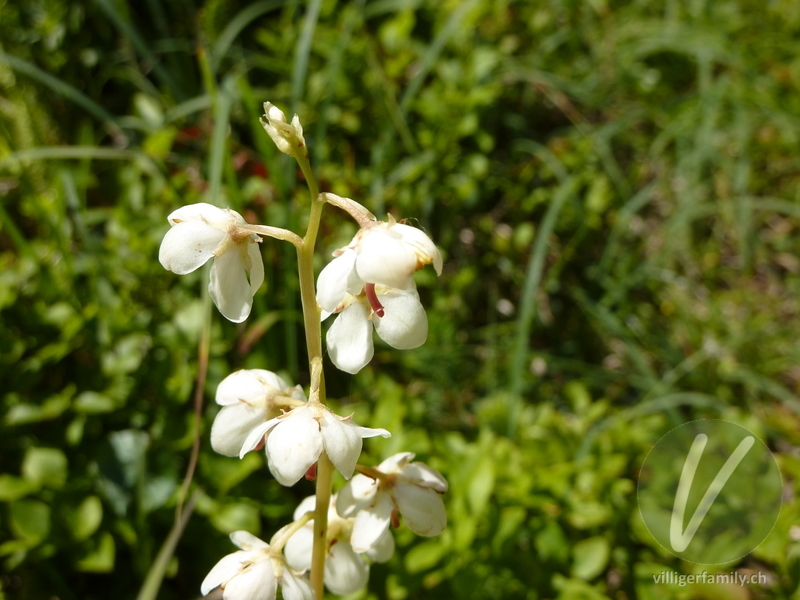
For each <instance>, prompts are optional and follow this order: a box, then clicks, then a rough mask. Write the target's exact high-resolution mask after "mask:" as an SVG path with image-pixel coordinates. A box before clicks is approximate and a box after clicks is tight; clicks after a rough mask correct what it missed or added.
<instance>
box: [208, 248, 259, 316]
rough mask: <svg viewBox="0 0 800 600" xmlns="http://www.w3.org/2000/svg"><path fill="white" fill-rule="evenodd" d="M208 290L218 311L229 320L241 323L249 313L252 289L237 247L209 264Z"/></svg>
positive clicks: (251, 302) (251, 303)
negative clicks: (209, 278)
mask: <svg viewBox="0 0 800 600" xmlns="http://www.w3.org/2000/svg"><path fill="white" fill-rule="evenodd" d="M208 291H209V292H210V293H211V299H212V300H213V301H214V304H215V305H216V307H217V308H218V309H219V312H221V313H222V315H223V316H224V317H225V318H226V319H228V320H229V321H233V322H234V323H241V322H242V321H244V320H245V319H246V318H247V317H248V316H249V315H250V308H251V307H252V305H253V290H252V289H251V287H250V283H249V282H248V281H247V277H246V275H245V268H244V263H243V262H242V257H241V254H240V253H239V251H238V248H231V249H230V250H228V251H227V252H223V253H222V255H221V256H218V257H217V258H216V260H215V261H214V264H213V265H211V281H210V282H209V284H208Z"/></svg>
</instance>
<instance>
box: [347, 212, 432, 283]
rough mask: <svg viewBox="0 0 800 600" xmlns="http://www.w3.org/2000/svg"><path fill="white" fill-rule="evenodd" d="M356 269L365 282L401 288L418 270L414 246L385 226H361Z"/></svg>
mask: <svg viewBox="0 0 800 600" xmlns="http://www.w3.org/2000/svg"><path fill="white" fill-rule="evenodd" d="M362 231H363V234H362V237H361V241H360V244H359V252H358V258H357V259H356V272H357V273H358V276H359V277H360V278H361V279H362V280H363V281H365V282H368V283H379V284H381V285H386V286H389V287H394V288H400V289H403V288H405V287H407V286H408V284H409V280H411V279H412V275H413V274H414V271H416V270H417V255H416V253H415V252H414V249H413V248H412V247H411V246H409V245H407V244H405V243H404V242H403V241H401V240H400V239H399V237H395V236H393V235H390V234H389V233H388V232H387V231H386V229H385V228H383V227H376V228H373V229H368V230H366V231H364V230H362Z"/></svg>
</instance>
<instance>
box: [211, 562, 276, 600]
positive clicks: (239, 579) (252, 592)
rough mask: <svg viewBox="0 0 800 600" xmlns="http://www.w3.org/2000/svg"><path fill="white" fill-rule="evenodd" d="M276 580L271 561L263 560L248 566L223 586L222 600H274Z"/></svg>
mask: <svg viewBox="0 0 800 600" xmlns="http://www.w3.org/2000/svg"><path fill="white" fill-rule="evenodd" d="M277 593H278V580H277V579H276V578H275V571H274V569H273V568H272V560H270V559H264V560H260V561H258V562H256V563H253V564H252V565H250V567H249V568H247V569H246V570H244V571H242V572H241V573H240V574H239V575H237V576H236V577H234V578H233V579H231V580H230V581H229V582H228V583H227V585H226V586H225V592H224V593H223V594H222V598H223V600H274V598H275V596H276V594H277Z"/></svg>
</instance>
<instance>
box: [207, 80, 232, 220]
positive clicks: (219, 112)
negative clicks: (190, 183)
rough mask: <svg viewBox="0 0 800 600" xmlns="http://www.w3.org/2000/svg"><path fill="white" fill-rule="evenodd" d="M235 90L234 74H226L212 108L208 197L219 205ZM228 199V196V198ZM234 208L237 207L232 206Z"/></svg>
mask: <svg viewBox="0 0 800 600" xmlns="http://www.w3.org/2000/svg"><path fill="white" fill-rule="evenodd" d="M235 90H236V76H234V75H228V77H226V78H225V81H223V82H222V85H221V86H220V89H219V92H218V94H217V103H216V107H215V108H214V133H213V134H212V136H211V152H210V153H209V157H208V173H209V175H208V178H209V181H210V196H209V197H210V199H211V202H212V203H213V204H216V205H217V206H219V205H220V204H219V203H220V200H221V198H220V192H221V191H222V172H223V169H224V167H225V164H224V163H225V155H226V154H227V150H228V144H227V142H228V125H229V121H230V116H231V105H232V104H233V96H234V93H235ZM228 201H230V198H229V199H228ZM233 208H234V209H238V208H239V207H237V206H233Z"/></svg>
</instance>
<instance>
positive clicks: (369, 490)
mask: <svg viewBox="0 0 800 600" xmlns="http://www.w3.org/2000/svg"><path fill="white" fill-rule="evenodd" d="M377 493H378V482H377V481H375V480H374V479H372V478H371V477H367V476H366V475H362V474H361V473H359V474H357V475H355V476H354V477H353V478H352V479H351V480H350V481H348V482H347V483H346V484H345V486H344V487H343V488H342V489H341V490H340V491H339V493H338V494H337V496H336V512H338V513H339V516H341V517H344V518H347V517H352V516H354V515H355V514H356V512H357V511H359V510H363V509H365V508H367V507H368V506H369V505H370V504H372V501H373V499H374V498H375V494H377ZM295 519H297V517H295Z"/></svg>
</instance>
